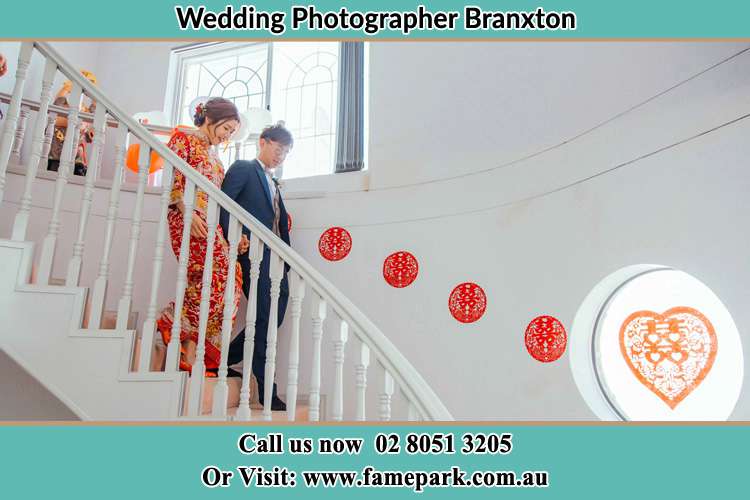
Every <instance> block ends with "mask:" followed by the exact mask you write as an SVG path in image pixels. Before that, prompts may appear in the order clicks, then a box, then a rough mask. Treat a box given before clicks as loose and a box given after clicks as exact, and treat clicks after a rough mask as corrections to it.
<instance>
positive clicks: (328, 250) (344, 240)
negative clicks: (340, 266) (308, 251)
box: [318, 227, 352, 261]
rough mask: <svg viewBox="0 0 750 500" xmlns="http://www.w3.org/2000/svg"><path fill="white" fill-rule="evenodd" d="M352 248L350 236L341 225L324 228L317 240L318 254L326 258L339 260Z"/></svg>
mask: <svg viewBox="0 0 750 500" xmlns="http://www.w3.org/2000/svg"><path fill="white" fill-rule="evenodd" d="M351 249H352V236H351V235H350V234H349V231H347V230H346V229H344V228H343V227H332V228H329V229H326V231H325V232H324V233H323V234H322V235H321V237H320V240H318V250H319V251H320V255H322V256H323V258H324V259H326V260H331V261H337V260H341V259H343V258H344V257H346V256H347V255H349V252H350V251H351Z"/></svg>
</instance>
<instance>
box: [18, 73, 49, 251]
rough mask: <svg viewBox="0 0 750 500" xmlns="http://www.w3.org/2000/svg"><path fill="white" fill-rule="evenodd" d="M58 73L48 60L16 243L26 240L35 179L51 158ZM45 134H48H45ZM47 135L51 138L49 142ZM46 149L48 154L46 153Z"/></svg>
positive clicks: (24, 187) (20, 210)
mask: <svg viewBox="0 0 750 500" xmlns="http://www.w3.org/2000/svg"><path fill="white" fill-rule="evenodd" d="M56 72H57V64H55V62H54V61H53V60H52V59H47V60H46V62H45V64H44V75H43V76H42V93H41V96H40V98H39V112H38V113H37V115H36V121H35V123H34V132H33V135H32V138H31V140H32V142H31V158H30V159H29V161H28V164H27V166H26V176H25V178H24V186H23V194H22V195H21V207H20V208H19V209H18V212H17V213H16V217H15V220H14V221H13V233H12V234H13V236H12V238H13V239H14V240H16V241H24V240H25V239H26V230H27V228H28V225H29V217H30V215H31V192H32V187H33V186H34V179H36V173H37V170H38V169H39V164H40V163H41V159H42V158H44V164H45V165H46V164H47V156H49V150H50V147H51V144H52V134H53V133H54V130H55V119H56V118H57V115H56V114H54V113H53V115H52V116H50V117H48V116H47V110H48V109H49V103H50V100H51V99H52V83H53V81H54V79H55V73H56ZM50 118H51V119H52V121H51V123H50V121H49V119H50ZM45 126H46V128H45ZM45 132H47V133H46V134H45ZM46 135H48V136H49V142H48V138H47V137H46ZM48 143H49V145H48ZM45 149H46V152H44V150H45Z"/></svg>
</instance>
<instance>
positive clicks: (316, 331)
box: [309, 293, 327, 422]
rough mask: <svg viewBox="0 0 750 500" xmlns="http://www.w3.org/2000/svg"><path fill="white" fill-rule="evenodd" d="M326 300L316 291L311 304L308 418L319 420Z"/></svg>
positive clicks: (314, 420)
mask: <svg viewBox="0 0 750 500" xmlns="http://www.w3.org/2000/svg"><path fill="white" fill-rule="evenodd" d="M326 313H327V311H326V301H325V300H324V299H323V298H322V297H321V296H320V295H318V294H317V293H316V294H315V296H314V297H313V304H312V340H313V349H312V356H313V359H312V376H311V377H310V414H309V416H310V420H311V421H313V422H316V421H318V420H320V350H321V346H322V342H323V321H325V319H326Z"/></svg>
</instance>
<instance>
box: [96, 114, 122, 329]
mask: <svg viewBox="0 0 750 500" xmlns="http://www.w3.org/2000/svg"><path fill="white" fill-rule="evenodd" d="M127 147H128V129H127V128H126V127H125V125H123V124H122V123H120V124H119V126H118V128H117V139H116V144H115V175H114V177H112V187H111V189H110V192H109V208H108V209H107V229H106V230H105V233H104V249H103V252H102V260H101V261H100V263H99V275H98V276H97V278H96V281H94V289H93V291H92V292H91V313H90V314H89V328H91V329H96V328H99V327H100V326H101V322H102V314H103V313H104V300H105V298H106V295H107V282H108V280H109V259H110V254H111V253H112V240H113V239H114V236H115V227H116V224H115V223H116V222H117V210H118V207H119V203H120V187H121V186H122V172H123V170H124V168H125V150H126V149H127Z"/></svg>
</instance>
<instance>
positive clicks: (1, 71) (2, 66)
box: [0, 54, 8, 120]
mask: <svg viewBox="0 0 750 500" xmlns="http://www.w3.org/2000/svg"><path fill="white" fill-rule="evenodd" d="M7 72H8V60H7V59H5V56H4V55H2V54H0V78H2V77H3V76H4V75H5V73H7ZM2 119H3V111H2V110H0V120H2Z"/></svg>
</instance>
